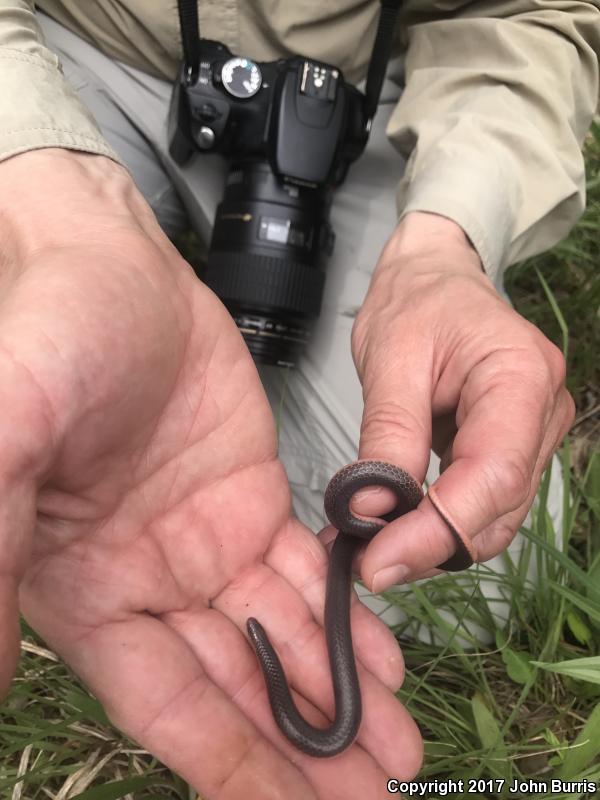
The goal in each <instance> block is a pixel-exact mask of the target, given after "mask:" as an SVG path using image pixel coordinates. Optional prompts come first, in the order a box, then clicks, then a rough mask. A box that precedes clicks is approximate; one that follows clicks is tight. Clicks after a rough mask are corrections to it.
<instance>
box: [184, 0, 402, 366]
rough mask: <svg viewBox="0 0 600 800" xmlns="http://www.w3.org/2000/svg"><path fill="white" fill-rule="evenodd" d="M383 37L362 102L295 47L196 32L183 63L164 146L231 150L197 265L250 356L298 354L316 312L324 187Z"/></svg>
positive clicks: (363, 113)
mask: <svg viewBox="0 0 600 800" xmlns="http://www.w3.org/2000/svg"><path fill="white" fill-rule="evenodd" d="M382 5H384V4H382ZM392 5H393V6H397V2H395V3H392ZM388 22H389V20H388ZM388 28H390V25H389V24H388ZM182 29H183V22H182ZM380 33H381V18H380V29H379V30H378V36H379V34H380ZM386 39H390V40H391V34H387V33H386ZM376 45H377V41H376ZM390 46H391V45H390ZM389 49H390V47H389V46H387V43H385V44H384V47H383V52H382V54H381V55H382V56H383V58H382V57H380V58H379V59H378V63H377V67H376V69H375V70H374V74H373V79H372V81H371V83H372V86H371V92H370V95H371V97H370V100H371V102H370V103H367V102H365V101H366V98H365V95H364V94H362V93H361V92H360V91H359V90H358V89H356V88H355V87H354V86H352V85H351V84H349V83H347V82H346V81H345V80H344V77H343V75H342V73H341V71H340V70H339V69H338V68H337V67H335V66H333V65H331V64H325V63H323V62H321V61H317V60H315V59H312V58H305V57H302V56H293V57H291V58H281V59H278V60H276V61H270V62H264V63H263V62H255V61H253V60H251V59H250V58H246V57H242V56H238V55H235V54H233V53H232V52H231V51H230V50H229V49H228V48H227V47H226V46H225V45H224V44H222V43H221V42H216V41H213V40H208V39H199V49H198V58H197V60H194V61H190V59H188V58H186V60H185V61H184V63H183V65H182V67H181V70H180V74H179V77H178V79H177V80H176V82H175V85H174V88H173V94H172V97H171V106H170V110H169V134H168V135H169V152H170V154H171V156H172V158H173V159H174V160H175V161H176V162H177V163H179V164H183V163H185V162H186V161H188V159H189V158H190V157H191V156H192V155H193V154H194V153H198V152H212V153H220V154H222V155H223V156H225V157H227V159H228V160H229V172H228V177H227V181H226V187H225V191H224V196H223V199H222V201H221V202H220V204H219V206H218V208H217V212H216V218H215V223H214V228H213V235H212V239H211V242H210V247H209V250H208V256H207V262H206V265H205V266H204V267H203V268H202V269H201V270H199V276H200V278H201V279H202V280H203V282H204V283H205V284H206V285H208V286H209V287H210V288H211V289H212V290H213V291H214V292H215V293H216V294H217V296H218V297H219V298H220V299H221V301H222V302H223V303H224V304H225V306H226V307H227V309H228V310H229V313H230V314H231V315H232V317H233V318H234V320H235V322H236V324H237V326H238V328H239V330H240V332H241V333H242V336H243V337H244V340H245V342H246V344H247V346H248V349H249V350H250V352H251V354H252V356H253V357H254V359H255V361H256V362H258V363H264V364H272V365H279V366H288V367H293V366H295V364H296V361H297V359H298V356H299V355H300V353H301V352H302V351H303V349H304V347H305V345H306V343H307V341H308V338H309V335H310V328H311V323H312V322H313V321H314V320H315V319H316V318H317V317H318V316H319V313H320V309H321V301H322V296H323V288H324V284H325V265H326V261H327V257H328V256H329V255H331V253H332V251H333V247H334V240H335V236H334V232H333V230H332V228H331V225H330V222H329V217H330V209H331V204H332V198H333V192H334V189H335V187H336V186H339V185H340V184H341V183H342V181H343V180H344V179H345V177H346V173H347V171H348V167H349V166H350V164H351V163H352V162H353V161H354V160H356V159H357V158H358V157H359V156H360V154H361V153H362V152H363V150H364V148H365V145H366V143H367V140H368V135H369V129H370V121H371V117H372V114H373V113H374V108H375V107H376V102H377V97H378V95H379V90H380V88H381V83H382V81H383V72H384V70H385V63H386V62H387V57H388V56H389ZM374 60H375V59H374V58H372V62H371V66H373V61H374ZM377 84H378V85H377ZM367 94H369V79H368V80H367ZM369 105H370V106H371V113H369Z"/></svg>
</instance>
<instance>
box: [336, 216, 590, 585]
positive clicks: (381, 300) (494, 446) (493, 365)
mask: <svg viewBox="0 0 600 800" xmlns="http://www.w3.org/2000/svg"><path fill="white" fill-rule="evenodd" d="M352 353H353V358H354V363H355V365H356V368H357V371H358V375H359V377H360V380H361V383H362V387H363V396H364V413H363V420H362V427H361V437H360V449H359V458H375V459H381V460H384V461H390V462H392V463H394V464H397V465H398V466H400V467H403V468H404V469H406V470H407V471H409V472H410V473H411V474H412V475H413V476H414V477H415V478H416V479H417V480H419V481H422V480H423V479H424V477H425V473H426V470H427V465H428V462H429V453H430V448H431V446H432V445H433V448H434V450H435V452H437V453H438V455H440V456H441V459H442V463H441V467H442V470H443V472H442V474H441V476H440V477H439V478H438V480H436V482H435V483H434V484H433V486H432V489H431V491H432V492H433V493H434V495H435V501H436V505H437V506H438V508H439V509H440V511H442V513H443V514H444V516H445V517H446V518H447V519H448V521H450V522H451V523H452V524H453V526H454V527H455V528H456V529H458V530H460V531H462V532H463V534H464V535H465V536H466V537H468V538H469V539H471V544H472V547H473V549H474V552H475V556H476V560H477V561H486V560H488V559H490V558H492V557H493V556H495V555H497V554H498V553H500V552H501V551H503V550H504V549H505V548H506V547H507V546H508V544H509V543H510V542H511V540H512V539H513V537H514V536H515V533H516V531H517V530H518V528H519V526H520V524H521V523H522V522H523V520H524V518H525V516H526V514H527V511H528V509H529V508H530V506H531V504H532V502H533V499H534V496H535V492H536V490H537V488H538V485H539V482H540V478H541V475H542V471H543V470H544V468H545V466H546V465H547V463H548V461H549V459H550V457H551V456H552V454H553V453H554V451H555V449H556V448H557V446H558V444H559V443H560V441H561V439H562V438H563V437H564V435H565V434H566V432H567V431H568V429H569V427H570V425H571V424H572V420H573V414H574V404H573V400H572V398H571V396H570V395H569V394H568V392H567V390H566V389H565V362H564V359H563V356H562V354H561V353H560V351H559V350H558V348H556V347H555V346H554V344H552V343H551V342H550V341H548V339H546V338H545V336H544V335H543V334H542V333H541V332H540V331H539V330H538V329H537V328H536V327H535V326H533V325H531V324H530V323H529V322H527V321H526V320H525V319H523V318H522V317H521V316H520V315H519V314H517V313H516V312H515V311H514V310H513V309H512V308H510V306H509V305H508V304H507V303H506V302H505V301H504V300H503V299H502V298H501V297H500V295H499V294H498V293H497V292H496V291H495V289H494V288H493V285H492V283H491V282H490V280H489V279H488V278H487V276H486V275H485V273H484V272H483V271H482V268H481V262H480V260H479V257H478V256H477V254H476V252H475V251H474V250H473V249H472V248H471V246H470V244H469V242H468V240H467V238H466V236H465V235H464V233H463V232H462V230H461V229H460V228H459V227H458V226H457V225H455V223H453V222H451V221H450V220H447V219H445V218H443V217H439V216H436V215H431V214H424V213H413V214H408V215H407V216H406V217H405V218H404V219H403V220H402V222H401V223H400V224H399V225H398V227H397V229H396V231H395V232H394V234H393V236H392V237H391V239H390V240H389V242H388V244H387V245H386V247H385V248H384V250H383V252H382V254H381V257H380V259H379V262H378V265H377V267H376V270H375V272H374V275H373V279H372V282H371V285H370V287H369V291H368V293H367V296H366V298H365V301H364V304H363V306H362V308H361V309H360V311H359V313H358V315H357V318H356V320H355V325H354V328H353V331H352ZM392 507H393V496H390V492H389V490H387V489H383V488H382V489H380V490H376V491H374V492H373V491H371V490H365V491H364V494H363V496H362V497H360V496H359V495H358V494H357V495H356V496H355V498H354V500H353V504H352V508H353V510H354V511H355V512H356V513H359V514H365V515H369V516H378V515H380V514H382V513H385V512H387V511H389V510H390V509H391V508H392ZM328 536H329V533H328V534H326V535H325V536H324V537H323V538H324V539H325V538H328ZM455 549H456V543H455V540H454V538H453V536H452V535H451V533H450V531H449V529H448V527H447V525H446V524H445V522H444V520H443V519H442V516H441V515H440V514H438V513H437V511H436V509H435V508H434V506H433V504H432V503H431V501H430V500H429V498H427V497H426V498H425V499H424V500H423V501H422V502H421V504H420V505H419V506H418V508H417V509H416V510H415V511H413V512H411V513H409V514H406V515H405V516H404V517H402V518H401V519H399V520H397V521H395V522H393V523H392V524H389V525H387V526H386V528H385V529H384V530H383V531H382V532H380V533H379V534H378V535H377V536H376V537H375V539H374V540H373V541H372V542H370V543H369V546H368V547H367V549H366V551H365V552H364V553H363V554H362V556H361V559H360V564H359V568H360V570H361V574H362V577H363V580H364V581H365V583H366V584H367V586H369V587H370V588H371V589H372V590H373V591H374V592H381V591H383V590H384V589H386V588H388V587H389V586H391V585H392V584H395V583H404V582H406V581H410V580H414V579H416V578H419V577H425V576H426V575H430V574H436V573H437V572H438V570H436V569H435V568H436V567H437V566H438V565H440V564H442V563H443V562H444V561H446V559H448V558H449V557H450V556H451V555H452V554H453V553H454V552H455Z"/></svg>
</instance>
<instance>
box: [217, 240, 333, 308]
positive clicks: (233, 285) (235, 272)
mask: <svg viewBox="0 0 600 800" xmlns="http://www.w3.org/2000/svg"><path fill="white" fill-rule="evenodd" d="M202 280H203V281H204V283H206V285H207V286H209V287H210V288H211V289H212V290H213V292H215V294H217V295H218V296H219V297H220V298H221V299H222V300H224V301H226V302H229V303H239V304H241V305H243V306H245V307H248V306H249V307H254V306H255V307H257V308H265V307H267V308H276V309H278V310H282V311H283V310H285V311H288V312H290V313H295V314H302V315H303V316H307V317H316V316H318V314H319V312H320V310H321V297H322V294H323V285H324V282H325V275H324V273H323V272H322V271H321V270H320V269H317V268H315V267H310V266H307V265H306V264H300V263H298V262H294V261H289V260H287V259H282V258H276V257H274V256H264V255H260V254H258V253H240V252H235V251H233V252H223V251H219V252H216V253H215V252H213V253H210V256H209V260H208V266H207V268H206V271H205V272H204V273H203V275H202Z"/></svg>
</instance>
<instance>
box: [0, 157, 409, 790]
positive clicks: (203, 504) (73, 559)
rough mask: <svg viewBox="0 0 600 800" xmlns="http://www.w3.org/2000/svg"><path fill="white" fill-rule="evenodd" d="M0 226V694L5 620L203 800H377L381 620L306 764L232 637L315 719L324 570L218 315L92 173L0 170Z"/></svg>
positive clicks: (251, 377) (392, 735) (400, 745)
mask: <svg viewBox="0 0 600 800" xmlns="http://www.w3.org/2000/svg"><path fill="white" fill-rule="evenodd" d="M0 225H1V227H2V234H3V237H2V242H3V249H2V250H0V404H1V408H2V411H3V413H2V415H1V416H0V453H1V454H2V458H1V461H0V642H2V645H0V646H1V647H2V652H1V653H0V693H5V692H6V691H7V690H8V685H9V683H10V679H11V677H12V674H13V672H14V668H15V664H16V660H17V658H18V653H19V643H20V641H19V640H20V636H19V624H18V609H19V606H20V608H21V610H22V611H23V614H24V615H25V617H26V619H27V620H28V622H29V623H30V624H31V625H32V627H33V628H34V629H35V630H36V631H38V632H39V633H40V635H41V636H42V637H43V638H44V640H45V641H46V642H47V643H48V644H49V645H50V646H51V647H53V648H54V649H55V650H56V652H57V653H59V654H60V655H61V656H62V657H63V658H64V659H65V661H66V662H67V663H68V664H69V665H70V666H71V667H72V668H73V669H74V671H75V672H76V673H78V674H79V675H80V676H81V678H82V679H83V680H84V681H85V682H86V683H87V685H88V686H89V687H90V689H91V690H92V691H93V693H94V694H95V695H96V696H97V697H98V698H99V700H100V701H101V702H102V703H103V705H104V707H105V709H106V711H107V713H108V715H109V717H110V718H111V720H112V721H113V722H114V723H115V724H116V725H117V726H118V727H119V728H121V729H122V730H123V731H124V732H125V733H126V734H127V735H129V736H130V737H132V738H133V739H135V740H136V741H137V742H139V743H140V744H141V745H142V746H143V747H146V748H147V749H148V750H149V751H150V752H152V753H153V754H154V755H156V756H157V757H158V758H160V759H161V760H162V761H163V762H164V763H165V764H167V765H168V766H170V767H171V768H172V769H174V770H175V771H176V772H177V773H179V774H180V775H181V776H183V777H184V778H185V779H186V780H187V781H189V782H190V783H191V784H192V785H194V786H195V787H196V788H197V789H198V790H199V791H200V792H202V793H203V796H205V797H206V798H219V800H226V798H234V797H235V798H237V797H240V796H244V797H246V798H248V800H254V799H255V798H256V800H258V798H260V800H268V799H269V798H280V797H285V798H286V799H287V800H294V799H295V798H298V800H300V798H302V800H313V799H316V798H319V799H320V798H323V800H325V798H327V800H330V799H331V798H345V800H348V799H350V798H362V797H369V798H379V797H382V798H383V797H386V796H387V792H386V790H385V784H386V779H387V777H388V776H393V777H397V778H400V779H410V778H412V777H413V776H414V775H415V773H416V771H417V770H418V768H419V765H420V760H421V739H420V736H419V734H418V731H417V729H416V726H415V724H414V722H413V721H412V720H411V718H410V717H409V715H408V714H407V712H406V711H405V710H404V709H403V707H402V706H401V705H400V703H398V702H397V701H396V699H395V698H394V696H393V693H392V692H394V691H395V690H397V688H398V687H399V685H400V684H401V682H402V677H403V664H402V659H401V656H400V653H399V650H398V647H397V645H396V642H395V641H394V639H393V636H392V635H391V633H390V632H389V631H388V630H387V628H385V626H383V625H382V623H380V622H379V620H377V619H376V618H375V617H374V616H373V615H371V614H370V613H369V612H368V611H367V610H366V609H365V608H364V607H363V606H361V605H360V604H358V603H355V604H354V610H353V632H354V634H355V644H356V650H357V655H358V659H359V662H360V665H359V670H360V675H361V684H362V689H363V697H364V707H365V713H364V721H363V726H362V728H361V732H360V737H359V740H358V743H357V744H355V745H354V746H353V747H352V748H351V749H350V750H348V751H347V752H346V753H344V754H343V755H341V756H339V757H338V758H336V759H334V760H333V761H329V762H322V761H318V760H315V759H311V758H309V757H307V756H304V755H303V754H301V753H298V752H297V751H295V750H293V748H291V746H290V745H289V744H288V743H287V742H286V741H285V740H283V738H282V736H281V735H280V733H279V731H278V730H277V729H276V728H275V725H274V722H273V720H272V717H271V713H270V709H269V707H268V705H267V702H266V696H265V695H266V693H265V688H264V683H263V679H262V675H261V674H260V672H259V669H258V666H257V663H256V660H255V657H254V654H253V652H252V651H251V649H250V646H249V644H248V641H247V639H246V637H245V635H244V633H243V632H242V631H243V630H244V629H245V621H246V619H247V618H248V617H249V616H256V617H257V618H258V619H259V620H261V622H263V623H264V625H265V627H266V629H267V630H268V631H269V634H270V635H271V636H272V637H273V640H274V643H275V646H276V647H277V648H278V650H279V652H280V653H281V654H282V657H283V662H284V666H285V667H286V670H287V673H288V675H289V676H290V678H291V682H292V684H293V685H294V687H295V688H296V689H297V690H298V691H299V692H300V693H301V695H302V699H301V701H300V702H301V707H302V708H303V709H304V710H305V712H306V713H307V715H308V717H309V718H312V719H313V721H314V720H317V721H318V720H322V719H323V714H322V712H321V711H320V710H319V709H322V710H323V711H325V713H328V714H331V711H332V709H331V705H332V698H331V697H330V694H331V692H330V684H329V678H328V664H327V657H326V652H325V646H324V637H323V631H322V628H321V625H322V618H323V600H324V596H325V591H324V581H325V574H326V566H327V556H326V553H325V551H324V549H323V548H322V546H321V545H320V543H319V542H318V540H317V538H316V537H314V536H313V534H312V533H311V532H310V531H309V530H308V529H307V528H306V527H305V526H304V525H302V524H301V523H300V522H299V521H298V520H297V519H295V518H294V517H292V514H291V502H290V491H289V486H288V483H287V479H286V476H285V471H284V469H283V466H282V465H281V463H280V462H279V460H278V459H277V438H276V433H275V426H274V421H273V417H272V414H271V409H270V407H269V404H268V402H267V398H266V396H265V394H264V391H263V388H262V385H261V383H260V380H259V377H258V374H257V372H256V369H255V367H254V364H253V362H252V359H251V357H250V355H249V353H248V350H247V348H246V346H245V344H244V342H243V340H242V338H241V336H240V334H239V332H238V331H237V328H236V327H235V325H234V323H233V321H232V320H231V318H230V316H229V315H228V313H227V312H226V310H225V308H224V306H223V305H222V304H221V303H220V301H219V300H218V299H217V298H216V297H215V295H214V294H213V293H212V292H210V291H209V290H208V289H207V288H206V287H205V286H203V284H202V283H201V282H200V281H199V280H197V278H196V277H195V276H194V274H193V272H192V270H191V269H190V267H189V266H188V265H187V264H186V263H185V262H184V261H183V259H182V258H181V257H180V256H179V254H178V253H177V251H176V250H175V248H174V247H173V246H172V245H171V244H170V242H169V241H168V239H167V238H166V237H165V236H164V234H163V233H162V231H161V230H160V228H159V226H158V224H157V222H156V220H155V218H154V216H153V214H152V212H151V210H150V209H149V208H148V206H147V205H146V203H145V202H144V200H143V199H142V198H141V196H140V195H139V193H138V192H137V190H136V189H135V187H134V185H133V183H132V182H131V179H130V178H129V176H128V175H127V173H126V172H125V170H123V169H122V168H121V167H119V166H118V165H116V164H115V163H113V162H112V161H110V160H108V159H104V158H102V157H99V156H90V155H81V154H75V153H72V152H68V151H63V150H42V151H37V152H31V153H26V154H24V155H20V156H16V157H13V158H11V159H9V160H8V161H5V162H3V163H2V164H0ZM315 620H317V621H315ZM296 696H297V695H296ZM399 753H400V754H401V756H400V757H399V756H398V754H399Z"/></svg>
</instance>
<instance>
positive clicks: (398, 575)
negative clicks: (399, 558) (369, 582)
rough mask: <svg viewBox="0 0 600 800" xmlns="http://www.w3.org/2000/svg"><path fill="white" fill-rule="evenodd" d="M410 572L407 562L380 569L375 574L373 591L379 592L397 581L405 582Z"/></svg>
mask: <svg viewBox="0 0 600 800" xmlns="http://www.w3.org/2000/svg"><path fill="white" fill-rule="evenodd" d="M409 572H410V570H409V568H408V567H407V566H406V565H405V564H396V566H395V567H385V568H384V569H380V570H378V571H377V572H376V573H375V575H374V576H373V589H372V591H373V593H374V594H379V592H383V591H384V590H385V589H389V587H390V586H393V585H394V584H395V583H404V582H405V581H406V578H407V577H408V573H409Z"/></svg>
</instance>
